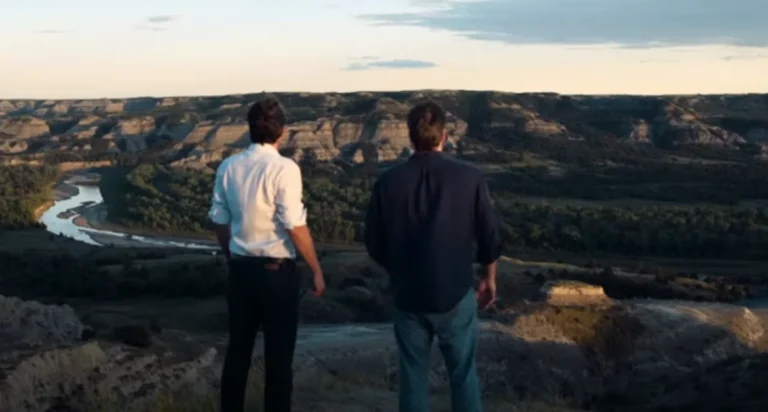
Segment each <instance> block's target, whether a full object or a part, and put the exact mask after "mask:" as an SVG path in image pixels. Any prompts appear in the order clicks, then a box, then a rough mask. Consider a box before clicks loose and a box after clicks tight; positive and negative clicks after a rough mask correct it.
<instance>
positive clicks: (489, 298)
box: [477, 262, 497, 310]
mask: <svg viewBox="0 0 768 412" xmlns="http://www.w3.org/2000/svg"><path fill="white" fill-rule="evenodd" d="M496 268H497V262H493V263H491V264H488V265H484V266H483V267H482V269H481V274H480V283H479V284H478V285H477V303H478V305H479V306H480V308H481V309H482V310H488V309H490V308H491V307H492V306H493V305H494V304H495V303H496Z"/></svg>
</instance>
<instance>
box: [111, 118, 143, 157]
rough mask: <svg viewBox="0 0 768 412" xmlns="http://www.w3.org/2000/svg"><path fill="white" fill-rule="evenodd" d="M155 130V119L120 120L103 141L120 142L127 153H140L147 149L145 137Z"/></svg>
mask: <svg viewBox="0 0 768 412" xmlns="http://www.w3.org/2000/svg"><path fill="white" fill-rule="evenodd" d="M154 130H155V119H154V118H152V117H140V118H134V119H128V120H122V121H120V122H118V123H117V125H116V126H115V128H114V129H113V130H112V132H111V133H109V134H107V135H106V136H104V139H114V140H116V141H121V142H123V144H124V145H125V151H127V152H140V151H142V150H146V149H147V140H146V139H147V136H149V135H150V134H151V133H152V132H154Z"/></svg>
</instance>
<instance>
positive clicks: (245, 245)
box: [208, 144, 307, 258]
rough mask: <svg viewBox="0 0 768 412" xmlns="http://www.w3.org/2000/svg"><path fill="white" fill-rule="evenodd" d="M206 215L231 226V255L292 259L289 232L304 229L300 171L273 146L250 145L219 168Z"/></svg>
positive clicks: (292, 247) (305, 216)
mask: <svg viewBox="0 0 768 412" xmlns="http://www.w3.org/2000/svg"><path fill="white" fill-rule="evenodd" d="M208 216H209V217H210V219H211V220H212V221H213V222H214V223H218V224H220V225H230V228H231V232H232V239H231V240H230V242H229V249H230V252H231V253H232V255H240V256H265V257H273V258H295V257H296V248H295V246H294V245H293V242H292V241H291V239H290V236H289V235H288V230H290V229H293V228H295V227H300V226H304V225H306V224H307V211H306V208H305V207H304V203H303V201H302V182H301V170H300V169H299V166H298V165H297V164H296V162H294V161H293V160H291V159H289V158H286V157H283V156H281V155H280V153H279V152H278V151H277V149H275V148H274V147H273V146H271V145H258V144H254V145H251V147H250V148H248V150H246V151H244V152H242V153H238V154H236V155H233V156H231V157H229V158H227V159H226V160H224V162H222V163H221V165H220V166H219V169H218V170H217V172H216V182H215V184H214V188H213V201H212V205H211V210H210V211H209V213H208Z"/></svg>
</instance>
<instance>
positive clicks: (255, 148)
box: [248, 143, 280, 154]
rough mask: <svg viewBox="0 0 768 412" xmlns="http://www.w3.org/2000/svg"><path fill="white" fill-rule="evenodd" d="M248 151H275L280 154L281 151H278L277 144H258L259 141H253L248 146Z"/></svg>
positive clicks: (254, 152) (252, 152)
mask: <svg viewBox="0 0 768 412" xmlns="http://www.w3.org/2000/svg"><path fill="white" fill-rule="evenodd" d="M248 153H251V154H256V153H275V154H280V152H278V151H277V149H276V148H275V146H272V145H271V144H258V143H251V145H250V146H249V147H248Z"/></svg>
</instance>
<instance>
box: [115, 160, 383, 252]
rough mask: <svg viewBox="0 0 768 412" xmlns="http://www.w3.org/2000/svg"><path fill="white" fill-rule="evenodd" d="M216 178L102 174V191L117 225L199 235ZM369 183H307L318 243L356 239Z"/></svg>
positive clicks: (158, 172) (149, 169)
mask: <svg viewBox="0 0 768 412" xmlns="http://www.w3.org/2000/svg"><path fill="white" fill-rule="evenodd" d="M213 180H214V174H212V173H210V172H203V171H198V170H192V169H178V168H174V169H172V168H168V167H164V166H155V165H150V164H142V165H140V166H138V167H136V168H134V169H132V170H131V169H111V170H106V171H104V172H103V173H102V180H101V191H102V195H103V197H104V201H105V203H106V204H107V206H108V207H109V214H110V218H111V219H113V220H114V222H115V223H118V224H121V225H125V226H128V227H132V228H143V229H149V230H152V231H172V232H192V233H198V232H203V231H205V230H206V228H207V227H208V225H209V222H208V217H207V215H208V209H209V208H210V201H211V193H212V191H213ZM369 190H370V189H369V183H368V180H361V179H353V178H348V177H332V176H331V177H327V176H319V177H313V178H307V179H306V180H305V201H306V206H307V211H308V213H309V215H310V219H311V221H312V230H313V232H314V234H315V237H316V238H317V240H318V241H321V242H325V243H351V242H354V241H355V240H356V239H359V236H360V235H361V229H362V223H361V222H362V217H363V214H364V213H365V207H366V205H367V201H368V192H369Z"/></svg>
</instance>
